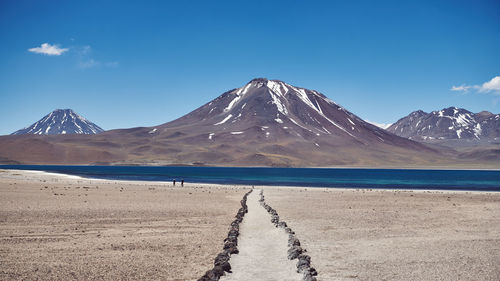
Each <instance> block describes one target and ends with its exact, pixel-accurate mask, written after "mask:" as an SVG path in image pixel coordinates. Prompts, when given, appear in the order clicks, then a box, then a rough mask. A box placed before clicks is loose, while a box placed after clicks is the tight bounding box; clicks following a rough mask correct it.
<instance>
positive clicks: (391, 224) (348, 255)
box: [264, 187, 500, 281]
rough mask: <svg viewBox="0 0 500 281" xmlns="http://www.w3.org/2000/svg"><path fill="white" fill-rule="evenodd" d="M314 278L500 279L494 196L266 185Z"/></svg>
mask: <svg viewBox="0 0 500 281" xmlns="http://www.w3.org/2000/svg"><path fill="white" fill-rule="evenodd" d="M264 195H265V196H266V202H267V203H268V204H270V205H271V206H272V207H274V208H275V209H276V210H277V211H278V213H279V215H280V218H281V220H284V221H286V222H287V223H288V226H289V227H291V228H292V229H293V230H294V231H295V232H296V235H297V238H299V239H300V241H301V243H302V246H303V247H304V248H306V249H307V250H308V254H309V255H310V256H311V260H312V266H314V267H315V268H316V269H317V270H318V273H319V275H318V280H426V281H428V280H500V193H487V192H447V191H391V190H353V189H324V188H307V189H304V188H270V187H268V188H264Z"/></svg>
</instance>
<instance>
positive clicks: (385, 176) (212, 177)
mask: <svg viewBox="0 0 500 281" xmlns="http://www.w3.org/2000/svg"><path fill="white" fill-rule="evenodd" d="M0 169H21V170H39V171H47V172H55V173H64V174H70V175H78V176H82V177H87V178H99V179H116V180H145V181H172V180H173V179H176V180H177V181H180V180H181V179H184V180H185V181H186V182H192V183H220V184H243V185H287V186H304V187H306V186H307V187H350V188H394V189H441V190H478V191H479V190H481V191H500V171H483V170H403V169H334V168H325V169H319V168H229V167H148V166H52V165H0Z"/></svg>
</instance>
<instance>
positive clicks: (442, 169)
mask: <svg viewBox="0 0 500 281" xmlns="http://www.w3.org/2000/svg"><path fill="white" fill-rule="evenodd" d="M2 166H85V167H193V168H195V167H199V168H249V169H254V168H255V169H259V168H270V169H273V168H276V169H282V168H286V169H344V170H348V169H360V170H422V171H497V172H500V167H498V168H463V167H452V166H451V167H450V166H435V167H432V166H431V167H429V166H426V167H419V166H416V167H411V166H410V167H405V168H401V167H393V166H381V167H366V166H325V167H323V166H321V167H274V166H223V165H220V166H219V165H189V164H172V165H147V164H146V165H143V164H126V165H92V164H0V169H4V168H2Z"/></svg>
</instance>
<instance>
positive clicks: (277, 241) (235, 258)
mask: <svg viewBox="0 0 500 281" xmlns="http://www.w3.org/2000/svg"><path fill="white" fill-rule="evenodd" d="M247 205H248V213H247V214H246V215H245V217H244V218H243V222H242V223H241V225H240V236H239V238H238V249H239V251H240V253H239V254H237V255H231V260H230V261H229V263H230V264H231V267H232V272H233V273H228V274H227V275H226V276H223V277H221V279H220V280H223V281H233V280H238V281H248V280H266V281H267V280H283V281H300V280H302V274H299V273H297V271H296V270H297V267H296V263H297V260H293V261H291V260H289V259H288V258H287V251H288V235H287V234H286V233H285V231H284V230H283V229H281V228H276V227H275V226H274V225H273V224H272V223H271V216H270V215H269V213H267V211H266V210H265V209H264V208H263V207H262V206H261V205H260V203H259V192H257V191H255V190H254V192H252V193H251V194H250V195H249V196H248V201H247Z"/></svg>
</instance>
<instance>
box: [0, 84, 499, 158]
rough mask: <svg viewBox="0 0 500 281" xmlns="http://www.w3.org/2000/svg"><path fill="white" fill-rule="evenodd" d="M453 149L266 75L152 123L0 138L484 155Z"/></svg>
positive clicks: (199, 153)
mask: <svg viewBox="0 0 500 281" xmlns="http://www.w3.org/2000/svg"><path fill="white" fill-rule="evenodd" d="M25 147H30V148H32V150H31V153H28V151H25V150H23V148H25ZM471 153H472V154H474V152H471ZM455 154H456V153H455V152H454V151H453V150H452V149H441V148H440V147H438V146H434V145H428V144H422V143H420V142H416V141H413V140H409V139H406V138H403V137H399V136H397V135H395V134H392V133H390V132H387V131H385V130H383V129H381V128H379V127H377V126H375V125H372V124H370V123H368V122H366V121H364V120H363V119H361V118H359V117H358V116H357V115H355V114H353V113H352V112H350V111H348V110H347V109H345V108H344V107H342V106H341V105H338V104H337V103H335V102H334V101H333V100H331V99H330V98H329V97H327V96H326V95H324V94H322V93H320V92H318V91H315V90H309V89H306V88H301V87H297V86H293V85H291V84H288V83H285V82H283V81H280V80H268V79H265V78H258V79H252V80H251V81H249V82H248V83H246V84H245V85H243V86H242V87H240V88H235V89H232V90H229V91H226V92H224V93H222V94H221V95H219V96H217V97H216V98H214V99H213V100H212V101H210V102H207V103H205V104H204V105H202V106H200V107H198V108H196V109H195V110H193V111H191V112H190V113H188V114H186V115H184V116H181V117H179V118H177V119H175V120H172V121H170V122H167V123H163V124H160V125H157V126H151V127H136V128H129V129H115V130H110V131H106V132H103V133H100V134H97V135H51V136H38V135H35V136H27V135H24V136H4V137H0V159H4V160H5V161H17V162H18V163H26V164H37V163H42V164H100V165H205V166H206V165H208V166H277V167H430V166H431V165H432V166H439V165H442V166H443V165H444V166H449V165H454V166H461V165H462V166H470V165H471V164H474V163H477V161H483V160H481V159H479V160H478V159H475V160H474V161H476V162H470V161H469V160H468V158H467V157H468V156H467V155H465V156H464V157H462V158H460V159H459V158H457V157H455V156H454V155H455ZM488 157H489V154H488ZM488 159H490V158H488ZM487 161H490V160H487ZM488 163H489V162H488ZM491 165H493V166H494V165H495V163H493V164H491Z"/></svg>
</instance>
